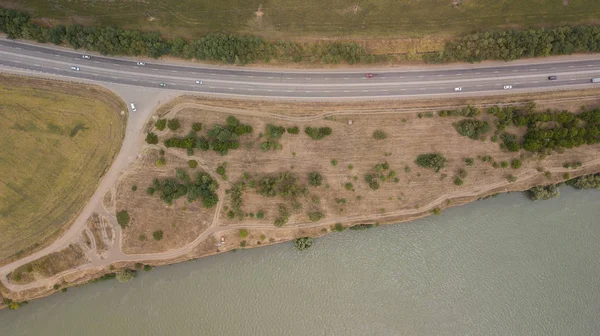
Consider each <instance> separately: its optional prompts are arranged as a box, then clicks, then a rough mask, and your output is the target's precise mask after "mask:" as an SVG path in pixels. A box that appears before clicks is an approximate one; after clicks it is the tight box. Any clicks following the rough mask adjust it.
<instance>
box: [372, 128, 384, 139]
mask: <svg viewBox="0 0 600 336" xmlns="http://www.w3.org/2000/svg"><path fill="white" fill-rule="evenodd" d="M373 138H375V139H377V140H384V139H386V138H387V134H386V133H385V132H384V131H382V130H376V131H375V132H373Z"/></svg>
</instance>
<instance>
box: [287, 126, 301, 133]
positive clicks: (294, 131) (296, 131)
mask: <svg viewBox="0 0 600 336" xmlns="http://www.w3.org/2000/svg"><path fill="white" fill-rule="evenodd" d="M287 132H288V133H290V134H298V133H300V129H299V128H298V126H294V127H288V128H287Z"/></svg>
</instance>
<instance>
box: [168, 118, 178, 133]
mask: <svg viewBox="0 0 600 336" xmlns="http://www.w3.org/2000/svg"><path fill="white" fill-rule="evenodd" d="M167 127H168V128H169V129H170V130H171V131H173V132H174V131H176V130H178V129H179V120H178V119H169V121H167Z"/></svg>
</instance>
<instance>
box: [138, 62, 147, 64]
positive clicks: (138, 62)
mask: <svg viewBox="0 0 600 336" xmlns="http://www.w3.org/2000/svg"><path fill="white" fill-rule="evenodd" d="M136 64H137V65H146V63H145V62H137V63H136Z"/></svg>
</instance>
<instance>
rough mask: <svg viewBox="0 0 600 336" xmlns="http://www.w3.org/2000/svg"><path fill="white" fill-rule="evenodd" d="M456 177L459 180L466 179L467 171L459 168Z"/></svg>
mask: <svg viewBox="0 0 600 336" xmlns="http://www.w3.org/2000/svg"><path fill="white" fill-rule="evenodd" d="M458 177H460V178H461V179H464V178H466V177H467V171H466V170H464V169H463V168H460V169H459V170H458Z"/></svg>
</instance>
